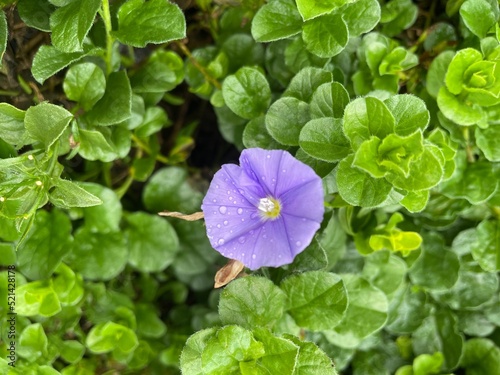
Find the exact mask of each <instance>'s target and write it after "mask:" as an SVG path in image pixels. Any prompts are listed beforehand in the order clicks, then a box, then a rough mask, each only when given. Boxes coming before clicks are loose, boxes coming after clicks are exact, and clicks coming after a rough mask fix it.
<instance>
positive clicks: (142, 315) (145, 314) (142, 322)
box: [135, 304, 167, 338]
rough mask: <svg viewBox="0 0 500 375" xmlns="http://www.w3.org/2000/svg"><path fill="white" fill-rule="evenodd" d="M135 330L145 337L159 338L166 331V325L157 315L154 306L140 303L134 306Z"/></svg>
mask: <svg viewBox="0 0 500 375" xmlns="http://www.w3.org/2000/svg"><path fill="white" fill-rule="evenodd" d="M135 315H136V318H137V332H138V333H139V334H141V335H143V336H145V337H151V338H161V337H162V336H163V335H165V332H166V331H167V326H166V325H165V323H163V322H162V320H161V319H160V318H159V317H158V312H157V311H156V309H155V306H153V305H149V304H140V305H137V306H136V308H135Z"/></svg>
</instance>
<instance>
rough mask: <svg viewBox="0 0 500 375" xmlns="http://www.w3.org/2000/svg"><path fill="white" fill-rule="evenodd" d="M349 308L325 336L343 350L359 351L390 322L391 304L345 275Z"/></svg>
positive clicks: (368, 286) (367, 285) (357, 279)
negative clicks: (363, 343) (365, 339)
mask: <svg viewBox="0 0 500 375" xmlns="http://www.w3.org/2000/svg"><path fill="white" fill-rule="evenodd" d="M342 279H343V280H344V282H345V287H346V289H347V296H348V298H349V306H348V307H347V311H346V313H345V316H344V319H342V322H341V323H340V324H339V325H337V326H336V327H335V328H333V331H329V332H328V333H326V334H325V336H326V337H327V338H328V340H329V341H330V342H332V343H334V344H335V345H337V346H340V347H342V348H356V347H357V346H358V345H359V344H360V343H361V341H362V340H363V339H364V338H365V337H368V336H369V335H371V334H373V333H375V332H377V331H378V330H380V329H381V328H382V327H383V326H384V325H385V322H386V321H387V313H388V310H389V303H388V302H387V297H386V296H385V294H384V293H383V292H382V291H381V290H380V289H378V288H376V287H375V286H373V285H372V284H370V283H369V282H368V281H366V280H365V279H363V278H361V277H359V276H357V275H349V274H347V275H344V276H342Z"/></svg>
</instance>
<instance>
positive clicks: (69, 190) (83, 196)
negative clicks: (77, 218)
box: [49, 178, 102, 208]
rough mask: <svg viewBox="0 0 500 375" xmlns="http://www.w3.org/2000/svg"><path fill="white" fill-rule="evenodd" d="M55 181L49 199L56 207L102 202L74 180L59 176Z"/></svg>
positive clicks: (91, 204)
mask: <svg viewBox="0 0 500 375" xmlns="http://www.w3.org/2000/svg"><path fill="white" fill-rule="evenodd" d="M53 182H54V186H53V189H52V190H51V191H50V192H49V200H50V202H51V203H52V204H53V205H54V206H56V207H60V208H72V207H92V206H98V205H100V204H102V200H100V199H99V198H98V197H96V196H95V195H93V194H91V193H89V192H88V191H87V190H85V189H83V188H81V187H80V186H78V184H76V183H74V182H72V181H69V180H63V179H61V178H57V179H55V181H54V180H53Z"/></svg>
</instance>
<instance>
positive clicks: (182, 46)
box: [177, 42, 222, 90]
mask: <svg viewBox="0 0 500 375" xmlns="http://www.w3.org/2000/svg"><path fill="white" fill-rule="evenodd" d="M177 45H178V46H179V48H180V49H181V50H182V53H184V55H186V57H187V58H188V59H189V61H191V64H193V65H194V66H195V68H196V69H198V70H199V71H200V73H201V74H203V77H205V79H206V80H207V81H208V82H210V83H211V84H212V85H213V86H214V87H215V88H216V89H218V90H220V89H222V85H221V84H220V82H219V81H217V80H216V79H215V78H214V77H212V76H211V75H210V73H209V72H208V71H207V70H206V69H205V67H203V66H202V65H201V64H200V63H199V62H198V60H196V59H195V58H194V56H193V55H192V54H191V51H189V49H188V48H187V47H186V46H185V44H183V43H181V42H177Z"/></svg>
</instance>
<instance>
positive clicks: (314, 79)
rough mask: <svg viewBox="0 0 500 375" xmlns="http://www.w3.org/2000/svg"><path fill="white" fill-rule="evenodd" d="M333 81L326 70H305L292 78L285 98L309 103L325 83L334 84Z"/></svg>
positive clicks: (311, 68)
mask: <svg viewBox="0 0 500 375" xmlns="http://www.w3.org/2000/svg"><path fill="white" fill-rule="evenodd" d="M332 79H333V77H332V73H331V72H329V71H326V70H324V69H319V68H314V67H306V68H303V69H301V70H300V71H299V72H298V73H297V74H296V75H295V76H294V77H293V78H292V80H291V81H290V84H289V85H288V87H287V89H286V90H285V92H284V93H283V96H284V97H286V96H291V97H294V98H297V99H299V100H302V101H303V102H306V103H309V102H310V101H311V98H312V97H313V94H314V93H315V92H316V90H317V89H318V88H319V87H320V86H321V85H323V84H324V83H330V82H332ZM333 117H336V116H333Z"/></svg>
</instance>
